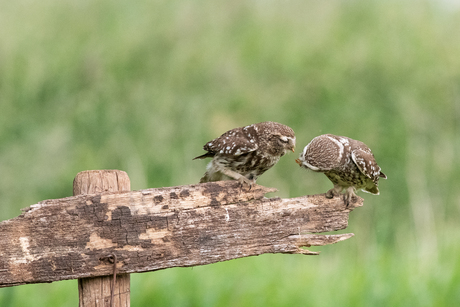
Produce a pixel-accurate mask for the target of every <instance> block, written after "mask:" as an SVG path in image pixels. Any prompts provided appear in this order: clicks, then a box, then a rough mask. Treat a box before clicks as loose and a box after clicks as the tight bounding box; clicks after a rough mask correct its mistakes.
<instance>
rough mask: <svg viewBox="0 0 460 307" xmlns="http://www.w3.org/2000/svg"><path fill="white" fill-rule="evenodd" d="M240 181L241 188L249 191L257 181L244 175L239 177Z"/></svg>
mask: <svg viewBox="0 0 460 307" xmlns="http://www.w3.org/2000/svg"><path fill="white" fill-rule="evenodd" d="M238 182H239V183H240V186H241V188H242V189H245V190H247V191H250V190H251V189H252V186H253V185H254V183H255V182H253V181H252V180H249V179H248V178H246V177H244V176H242V177H240V178H238Z"/></svg>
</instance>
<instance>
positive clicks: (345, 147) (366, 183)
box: [296, 134, 387, 207]
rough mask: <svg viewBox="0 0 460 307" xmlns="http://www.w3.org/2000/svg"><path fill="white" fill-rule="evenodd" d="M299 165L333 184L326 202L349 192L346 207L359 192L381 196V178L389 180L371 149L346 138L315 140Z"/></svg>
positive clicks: (303, 153)
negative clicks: (379, 186)
mask: <svg viewBox="0 0 460 307" xmlns="http://www.w3.org/2000/svg"><path fill="white" fill-rule="evenodd" d="M296 162H297V164H299V165H300V166H301V167H305V168H307V169H311V170H312V171H315V172H321V173H324V174H325V175H326V176H327V178H329V179H330V180H331V181H332V183H333V184H334V188H332V189H330V190H329V191H327V193H326V197H327V198H332V197H334V196H336V195H339V194H340V193H341V192H342V190H343V189H346V192H345V195H344V201H345V203H346V205H347V207H348V205H349V203H350V201H351V200H352V198H353V197H356V194H355V191H356V190H359V189H361V190H363V191H365V192H368V193H372V194H376V195H378V194H379V189H378V183H379V178H385V179H386V178H387V176H386V175H385V174H384V173H382V172H381V170H380V167H379V166H378V165H377V162H376V161H375V158H374V155H373V154H372V151H371V150H370V149H369V147H367V146H366V144H364V143H363V142H360V141H356V140H353V139H350V138H348V137H345V136H336V135H333V134H324V135H320V136H317V137H315V138H314V139H313V140H312V141H311V142H310V143H309V144H308V145H307V146H305V148H304V150H303V152H302V153H301V155H300V157H299V159H297V160H296Z"/></svg>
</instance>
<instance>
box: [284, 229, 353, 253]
mask: <svg viewBox="0 0 460 307" xmlns="http://www.w3.org/2000/svg"><path fill="white" fill-rule="evenodd" d="M354 235H355V234H354V233H344V234H338V235H315V234H300V235H292V236H289V237H288V239H289V240H291V241H292V243H293V244H295V245H296V246H297V247H298V250H297V251H294V252H292V254H303V255H319V253H320V252H313V251H310V250H307V249H303V248H302V247H310V246H324V245H329V244H334V243H337V242H341V241H344V240H347V239H349V238H351V237H353V236H354Z"/></svg>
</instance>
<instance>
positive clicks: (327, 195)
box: [326, 190, 334, 199]
mask: <svg viewBox="0 0 460 307" xmlns="http://www.w3.org/2000/svg"><path fill="white" fill-rule="evenodd" d="M326 198H329V199H331V198H334V191H333V190H329V191H327V192H326Z"/></svg>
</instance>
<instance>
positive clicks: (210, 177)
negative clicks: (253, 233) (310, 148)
mask: <svg viewBox="0 0 460 307" xmlns="http://www.w3.org/2000/svg"><path fill="white" fill-rule="evenodd" d="M294 147H295V135H294V131H293V130H292V129H291V128H290V127H288V126H285V125H282V124H279V123H275V122H262V123H258V124H253V125H250V126H246V127H241V128H235V129H232V130H229V131H227V132H225V133H224V134H222V135H221V136H220V137H218V138H217V139H214V140H212V141H210V142H208V143H206V145H204V147H203V149H204V150H206V151H207V153H205V154H204V155H201V156H198V157H196V158H194V159H204V158H208V157H209V158H212V161H211V162H210V163H209V164H208V166H207V170H206V173H205V174H204V176H203V177H202V178H201V180H200V182H201V183H203V182H209V181H218V180H229V179H230V180H231V179H235V180H238V181H239V182H240V183H241V184H242V185H246V186H249V187H251V186H252V185H253V184H254V183H255V182H256V180H257V178H258V177H259V176H260V175H262V174H263V173H264V172H266V171H267V170H268V169H269V168H271V167H272V166H273V165H275V164H276V163H277V162H278V160H279V159H280V158H281V157H282V156H283V155H285V154H286V152H287V151H288V150H292V151H294Z"/></svg>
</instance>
